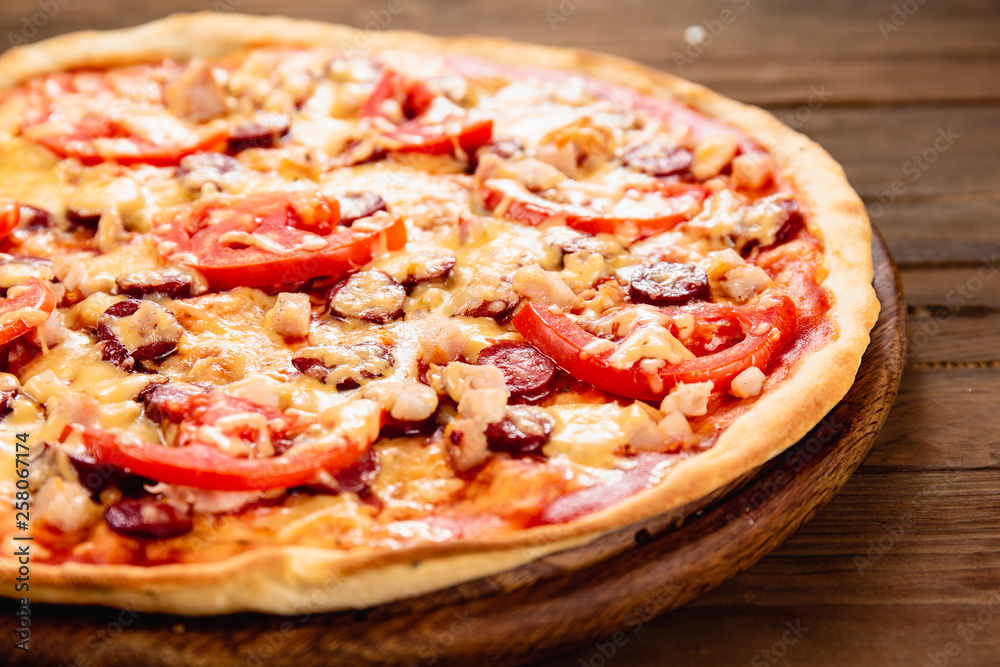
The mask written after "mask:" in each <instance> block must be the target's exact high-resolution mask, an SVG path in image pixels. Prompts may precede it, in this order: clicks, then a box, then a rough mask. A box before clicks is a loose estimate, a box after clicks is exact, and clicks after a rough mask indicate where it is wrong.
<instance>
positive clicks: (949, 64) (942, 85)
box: [0, 0, 1000, 104]
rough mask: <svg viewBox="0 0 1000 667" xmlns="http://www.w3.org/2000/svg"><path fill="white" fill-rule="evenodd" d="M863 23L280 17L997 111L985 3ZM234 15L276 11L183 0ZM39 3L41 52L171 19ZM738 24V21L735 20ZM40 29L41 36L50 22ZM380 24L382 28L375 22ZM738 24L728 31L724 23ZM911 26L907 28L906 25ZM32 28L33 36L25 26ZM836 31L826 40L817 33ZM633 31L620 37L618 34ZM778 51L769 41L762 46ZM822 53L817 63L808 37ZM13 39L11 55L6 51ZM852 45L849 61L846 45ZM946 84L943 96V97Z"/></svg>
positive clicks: (748, 12) (843, 96)
mask: <svg viewBox="0 0 1000 667" xmlns="http://www.w3.org/2000/svg"><path fill="white" fill-rule="evenodd" d="M852 5H853V7H852V9H851V10H849V11H844V10H843V8H842V7H841V6H840V5H836V6H834V5H829V4H827V3H780V4H779V5H775V4H770V3H756V2H750V1H749V0H739V1H736V0H718V1H717V2H712V3H706V4H696V3H649V2H640V1H635V0H632V1H629V2H616V3H576V2H566V3H563V5H562V9H560V7H561V5H560V3H559V2H552V3H546V4H545V5H540V4H539V3H535V2H530V1H529V0H513V1H512V2H506V3H495V2H488V1H487V0H477V1H474V2H468V3H465V4H464V6H463V11H454V10H453V8H451V7H450V6H449V5H448V3H447V2H444V1H443V0H408V1H407V2H404V3H403V8H404V9H403V11H402V12H400V13H399V14H397V15H395V16H393V15H389V14H387V13H385V11H384V9H385V8H384V6H383V4H378V5H377V6H375V5H365V4H362V3H312V2H308V1H307V0H286V1H285V2H283V3H282V5H281V8H280V11H281V13H283V14H286V15H288V16H294V17H302V18H317V19H322V20H328V21H334V22H344V23H349V24H352V25H357V26H362V27H364V26H366V25H372V26H373V27H380V26H381V27H387V28H391V29H405V30H419V31H424V32H429V33H432V34H442V35H455V34H466V33H469V32H477V33H485V34H493V35H505V36H509V37H511V38H514V39H520V40H525V41H532V42H538V43H543V44H554V45H560V46H572V47H577V48H586V49H592V50H596V51H604V52H608V53H615V54H618V55H622V56H625V57H629V58H633V59H635V60H638V61H640V62H643V63H645V64H648V65H650V66H653V67H656V68H659V69H663V70H665V71H668V72H671V73H674V74H680V75H682V76H685V77H688V78H692V79H694V80H696V81H700V82H702V83H705V84H707V85H709V86H711V87H714V88H717V89H719V90H720V92H723V93H724V94H727V95H731V96H734V97H737V98H739V99H742V100H745V101H748V102H753V103H756V104H801V103H803V102H805V101H806V100H807V99H808V96H809V94H810V89H811V87H812V86H814V85H819V84H824V85H826V86H827V87H829V88H830V89H831V90H833V91H834V92H835V95H834V99H833V101H832V103H833V104H844V103H856V102H859V101H865V102H870V101H883V102H885V101H888V102H905V101H913V100H921V101H926V100H940V101H957V100H983V99H994V100H995V99H997V97H998V91H1000V70H998V69H997V68H996V67H994V66H993V65H994V63H995V59H996V57H997V54H998V53H1000V51H998V49H997V43H996V40H995V35H996V34H997V32H998V31H1000V17H998V16H997V15H996V13H995V12H994V11H992V9H993V8H992V7H991V6H990V5H988V4H984V3H981V2H962V3H959V4H951V3H950V4H949V6H948V8H947V9H942V8H937V7H936V6H934V5H924V6H922V7H920V9H919V11H917V12H916V13H914V14H913V16H912V17H907V19H906V21H905V23H902V24H901V26H900V29H899V30H896V31H891V32H885V33H883V31H882V30H880V28H879V23H878V22H879V21H880V20H883V21H888V22H889V23H890V24H891V22H892V13H893V10H892V7H891V6H890V5H887V4H886V3H884V2H877V1H875V0H868V1H864V2H855V3H852ZM213 7H215V8H226V7H232V8H233V9H235V10H238V11H242V12H247V13H256V14H270V13H273V12H274V11H275V7H274V5H273V3H270V2H267V1H266V0H215V1H214V2H206V1H205V0H175V1H174V2H172V3H171V5H170V11H201V10H204V9H210V8H213ZM40 11H42V10H40V8H39V5H38V4H37V2H36V1H35V0H8V1H7V2H5V3H3V5H2V7H0V25H5V26H10V27H12V28H13V30H12V32H13V33H15V34H17V35H19V36H21V37H22V38H24V39H28V40H29V41H35V40H38V39H42V38H44V37H49V36H52V35H55V34H59V33H61V32H67V31H69V30H79V29H85V28H95V29H107V28H116V27H123V26H127V25H133V24H135V23H138V22H142V21H147V20H151V19H153V18H157V17H159V16H162V15H163V14H164V13H165V10H164V8H163V7H161V6H158V5H155V4H154V5H143V4H141V3H125V2H120V1H118V0H97V1H92V2H88V3H67V4H66V5H65V6H62V7H61V8H60V10H59V12H58V13H57V14H56V15H55V16H54V17H52V18H51V19H48V18H47V17H45V14H44V12H43V13H42V14H38V12H40ZM727 11H728V12H732V14H724V12H727ZM36 15H37V16H38V17H39V18H40V19H41V20H40V21H38V22H39V23H41V24H43V25H42V27H41V28H40V29H38V28H34V27H33V26H32V25H31V20H32V19H33V18H35V17H36ZM373 20H375V23H372V21H373ZM723 20H726V21H728V25H726V24H724V23H723ZM896 20H897V22H899V20H900V19H899V17H897V19H896ZM25 21H27V23H26V22H25ZM818 24H821V25H823V28H824V29H823V30H822V31H816V30H815V29H814V26H815V25H818ZM609 25H615V26H628V30H608V29H607V26H609ZM690 25H701V26H703V27H706V29H707V31H708V32H707V38H708V39H707V40H706V41H705V42H704V43H703V44H702V45H695V46H692V45H691V44H688V43H687V42H685V41H684V37H683V35H684V29H685V28H686V27H688V26H690ZM765 33H766V34H767V35H768V38H767V39H761V37H760V36H761V34H765ZM804 35H808V36H809V37H808V40H809V49H808V52H807V53H805V54H804V53H803V48H802V42H803V36H804ZM8 41H9V40H8V39H4V40H3V42H2V44H3V46H6V45H7V43H8ZM844 44H850V45H851V48H850V52H849V54H846V55H845V52H844V49H843V45H844ZM931 82H933V84H932V83H931Z"/></svg>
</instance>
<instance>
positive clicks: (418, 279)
mask: <svg viewBox="0 0 1000 667" xmlns="http://www.w3.org/2000/svg"><path fill="white" fill-rule="evenodd" d="M380 264H381V266H380V268H381V269H382V270H383V271H385V272H386V273H388V274H389V275H390V276H392V277H393V278H394V279H396V280H397V281H399V283H400V284H402V285H403V287H404V288H406V290H407V291H410V290H412V289H413V288H414V287H416V286H417V285H418V284H419V283H424V282H432V281H434V280H445V279H447V278H448V276H449V275H450V274H451V270H452V269H453V268H455V256H454V255H452V254H450V253H447V252H443V251H439V250H414V251H407V252H400V253H393V256H392V257H390V258H387V259H386V260H384V261H382V262H381V263H380Z"/></svg>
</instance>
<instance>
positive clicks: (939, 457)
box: [861, 325, 1000, 472]
mask: <svg viewBox="0 0 1000 667" xmlns="http://www.w3.org/2000/svg"><path fill="white" fill-rule="evenodd" d="M911 326H912V325H911ZM998 393H1000V369H998V368H907V369H906V370H905V371H904V373H903V381H902V383H901V384H900V387H899V393H898V394H897V395H896V402H895V404H894V405H893V408H892V412H891V413H890V414H889V419H888V420H887V421H886V423H885V426H884V427H883V429H882V432H881V433H880V434H879V438H878V440H877V441H876V443H875V447H874V449H873V450H872V453H871V454H870V455H869V456H868V458H867V459H866V460H865V462H864V463H863V464H862V467H861V469H862V470H865V471H869V472H875V471H885V470H900V469H904V470H913V469H943V468H955V469H960V468H969V469H974V468H986V467H994V468H995V467H997V466H998V465H1000V411H998V410H997V409H996V396H997V395H998Z"/></svg>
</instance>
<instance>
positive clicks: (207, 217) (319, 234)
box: [154, 192, 406, 290]
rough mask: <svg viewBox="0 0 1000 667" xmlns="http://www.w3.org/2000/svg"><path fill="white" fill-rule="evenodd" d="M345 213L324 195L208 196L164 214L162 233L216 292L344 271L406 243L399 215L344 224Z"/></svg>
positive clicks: (166, 248)
mask: <svg viewBox="0 0 1000 667" xmlns="http://www.w3.org/2000/svg"><path fill="white" fill-rule="evenodd" d="M339 215H340V209H339V206H338V205H337V203H336V200H329V199H327V198H326V197H325V196H323V195H322V194H319V193H296V194H291V193H281V192H273V193H264V194H257V195H248V196H246V197H244V198H241V199H238V200H236V201H232V200H229V199H225V198H203V199H201V200H199V201H197V202H195V203H194V204H192V205H191V206H190V207H188V208H187V209H185V210H183V211H182V212H181V213H180V214H179V215H175V216H171V217H166V218H163V219H160V220H159V221H158V222H157V223H156V226H155V227H154V235H155V236H156V237H157V241H158V246H157V248H158V249H159V251H160V252H161V253H162V254H164V255H165V256H167V257H168V258H174V259H176V260H177V261H180V262H181V263H184V264H188V265H191V266H193V267H194V268H197V269H198V270H199V271H200V272H201V273H202V274H204V276H205V278H207V279H208V282H209V284H210V285H211V286H212V287H213V288H214V289H216V290H227V289H232V288H234V287H240V286H248V287H282V286H295V285H301V284H302V283H304V282H305V281H307V280H309V279H311V278H315V277H317V276H340V275H343V274H345V273H348V272H350V271H354V270H356V269H357V268H358V267H360V266H363V265H364V264H366V263H367V262H369V261H370V260H371V259H372V258H373V257H375V256H377V255H380V254H383V253H384V252H386V251H387V250H395V249H398V248H400V247H402V246H403V245H404V244H405V243H406V228H405V226H404V225H403V221H402V220H401V219H399V218H394V217H392V216H389V215H387V214H385V213H378V214H376V215H374V216H371V217H369V218H365V219H364V220H363V221H358V222H355V223H354V225H353V226H352V227H351V228H344V227H338V226H337V222H338V221H339ZM362 222H364V223H365V224H361V223H362Z"/></svg>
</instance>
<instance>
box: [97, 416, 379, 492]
mask: <svg viewBox="0 0 1000 667" xmlns="http://www.w3.org/2000/svg"><path fill="white" fill-rule="evenodd" d="M83 440H84V442H85V443H86V445H87V447H88V448H90V451H91V454H92V455H93V456H94V458H96V459H97V460H98V461H100V462H103V463H109V464H111V465H114V466H118V467H119V468H125V469H127V470H129V471H130V472H133V473H135V474H137V475H140V476H142V477H148V478H149V479H153V480H156V481H158V482H166V483H167V484H179V485H181V486H192V487H195V488H198V489H215V490H218V491H256V490H266V489H278V488H285V487H290V486H301V485H303V484H309V483H310V482H313V481H315V480H316V476H317V475H318V474H319V472H320V471H324V470H325V471H328V472H331V473H333V472H337V471H338V470H342V469H344V468H346V467H348V466H350V465H351V464H353V463H355V462H356V461H357V460H358V459H359V458H361V455H362V454H363V453H364V451H365V449H367V444H362V443H356V442H350V441H348V442H346V443H345V446H344V447H343V448H338V449H331V450H327V451H324V452H321V453H318V454H317V453H311V454H309V455H308V456H304V455H302V456H296V455H292V454H289V455H284V456H273V457H269V458H260V459H244V458H237V457H235V456H230V455H229V454H226V453H224V452H221V451H219V450H218V449H215V448H214V447H211V446H209V445H205V444H201V443H192V444H190V445H187V446H185V447H165V446H163V445H159V444H153V443H141V444H134V443H124V442H120V441H119V440H117V439H116V438H115V437H114V436H113V435H112V434H110V433H107V432H106V431H98V430H96V429H93V428H87V429H85V430H84V431H83Z"/></svg>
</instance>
